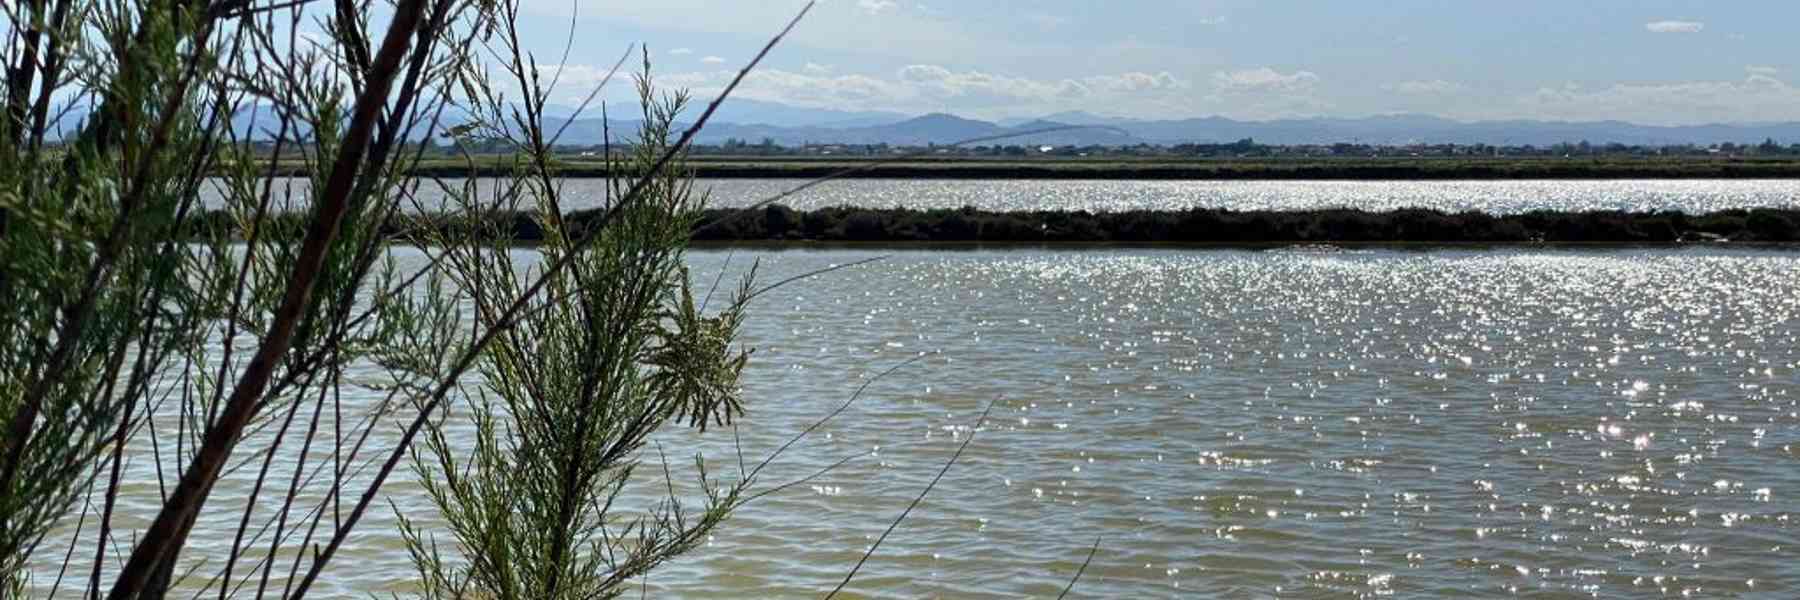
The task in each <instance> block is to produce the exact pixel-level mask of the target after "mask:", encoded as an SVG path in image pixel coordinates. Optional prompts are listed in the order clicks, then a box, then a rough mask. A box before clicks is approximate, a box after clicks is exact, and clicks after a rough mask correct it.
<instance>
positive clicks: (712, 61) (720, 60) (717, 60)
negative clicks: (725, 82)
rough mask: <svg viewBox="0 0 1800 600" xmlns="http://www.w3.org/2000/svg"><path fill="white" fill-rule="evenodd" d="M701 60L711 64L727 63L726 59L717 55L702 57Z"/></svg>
mask: <svg viewBox="0 0 1800 600" xmlns="http://www.w3.org/2000/svg"><path fill="white" fill-rule="evenodd" d="M700 62H703V63H706V64H709V65H722V64H725V59H723V58H720V57H717V56H706V57H702V58H701V59H700Z"/></svg>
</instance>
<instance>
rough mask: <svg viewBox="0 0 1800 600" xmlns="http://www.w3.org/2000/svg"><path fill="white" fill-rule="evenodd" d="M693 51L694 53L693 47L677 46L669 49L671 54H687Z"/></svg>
mask: <svg viewBox="0 0 1800 600" xmlns="http://www.w3.org/2000/svg"><path fill="white" fill-rule="evenodd" d="M693 53H694V49H693V48H676V49H674V50H670V51H669V56H687V55H689V54H693Z"/></svg>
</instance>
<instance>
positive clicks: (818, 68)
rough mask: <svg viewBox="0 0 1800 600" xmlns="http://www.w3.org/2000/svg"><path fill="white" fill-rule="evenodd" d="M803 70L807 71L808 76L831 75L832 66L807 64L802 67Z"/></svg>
mask: <svg viewBox="0 0 1800 600" xmlns="http://www.w3.org/2000/svg"><path fill="white" fill-rule="evenodd" d="M802 69H803V70H805V71H806V73H807V74H808V75H830V74H831V66H830V65H821V64H819V63H814V62H809V63H806V66H805V67H802Z"/></svg>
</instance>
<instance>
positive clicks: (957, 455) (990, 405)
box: [825, 396, 1000, 600]
mask: <svg viewBox="0 0 1800 600" xmlns="http://www.w3.org/2000/svg"><path fill="white" fill-rule="evenodd" d="M999 402H1000V397H999V396H995V397H994V399H993V400H989V401H988V405H987V409H985V410H982V411H981V416H980V417H979V418H976V419H975V425H974V426H973V427H971V428H969V437H966V438H963V443H962V445H959V446H957V447H956V453H954V454H951V455H950V460H949V462H946V463H944V468H942V469H938V473H937V476H936V477H932V478H931V483H928V484H925V489H924V490H921V491H920V492H919V495H918V496H916V497H914V498H913V500H912V503H910V504H907V505H906V510H903V511H900V516H899V517H896V518H894V522H892V523H889V524H888V528H887V531H883V532H881V537H878V538H875V543H874V544H872V545H870V546H869V550H868V551H867V552H863V555H862V558H861V559H858V560H857V561H856V566H855V567H851V568H850V572H849V573H845V574H844V580H843V581H840V582H838V585H837V587H836V588H833V589H832V590H831V593H829V594H826V595H825V598H826V600H830V599H831V598H833V597H836V596H837V595H838V592H841V591H844V586H847V585H850V580H851V579H854V578H855V577H856V573H857V572H858V571H861V570H862V567H863V564H864V563H867V562H869V557H871V556H874V555H875V551H876V550H877V549H879V548H881V543H882V542H884V541H887V538H888V535H889V534H892V533H894V529H895V528H898V527H900V522H901V521H905V520H906V515H909V514H912V511H913V509H914V508H916V507H918V506H919V503H920V502H923V501H924V500H925V495H926V494H930V493H931V488H934V487H937V484H938V481H939V480H942V479H943V478H944V474H945V473H948V472H950V467H952V466H954V465H955V464H956V461H957V460H958V459H960V458H962V453H963V450H967V449H968V448H969V443H970V442H973V441H975V432H977V431H981V424H982V422H984V421H987V418H988V414H989V413H992V412H994V405H995V404H998V403H999Z"/></svg>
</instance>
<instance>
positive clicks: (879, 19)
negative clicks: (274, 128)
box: [523, 0, 1800, 124]
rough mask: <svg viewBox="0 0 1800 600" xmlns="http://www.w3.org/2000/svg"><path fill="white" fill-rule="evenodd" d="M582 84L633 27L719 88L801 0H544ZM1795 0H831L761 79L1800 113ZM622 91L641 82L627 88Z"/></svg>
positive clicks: (1006, 102) (1013, 98)
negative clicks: (1795, 83) (568, 47)
mask: <svg viewBox="0 0 1800 600" xmlns="http://www.w3.org/2000/svg"><path fill="white" fill-rule="evenodd" d="M523 1H524V2H525V5H526V8H527V11H528V12H529V15H530V16H529V17H527V19H526V22H525V23H523V26H524V28H525V30H526V31H527V32H528V33H530V34H531V35H530V37H531V38H532V39H534V40H541V42H542V47H540V48H537V49H536V50H537V52H538V56H539V61H540V63H541V64H544V63H556V62H559V59H560V57H561V54H562V49H563V44H564V41H565V40H567V39H568V34H569V31H570V24H571V23H570V19H571V18H573V20H574V21H573V25H574V31H575V37H574V40H573V45H572V51H571V53H570V55H569V58H568V59H567V61H566V64H567V65H568V66H569V73H570V75H569V76H568V78H567V80H568V81H571V82H573V83H575V84H576V85H575V86H573V87H568V88H565V89H566V90H567V93H568V95H569V96H575V95H577V93H576V91H577V89H578V88H579V86H580V85H582V84H583V83H585V82H591V81H593V80H594V79H595V78H597V73H598V71H599V70H601V67H602V65H610V64H611V62H612V60H614V59H616V58H617V56H618V55H619V53H620V52H621V51H622V50H623V49H624V48H625V46H626V44H628V43H631V42H639V41H641V42H646V43H648V44H649V45H650V48H651V49H652V52H653V57H654V59H655V62H656V64H657V72H658V74H659V75H660V76H661V77H662V79H663V81H664V82H665V83H669V84H675V85H683V86H687V87H690V88H692V89H693V90H695V91H696V92H697V93H699V94H700V95H709V94H710V93H712V92H714V91H716V89H717V88H718V87H719V86H720V85H721V84H722V83H723V82H724V81H725V80H726V79H727V78H728V77H729V75H730V73H731V71H732V70H733V69H735V68H736V67H737V66H740V65H741V64H742V63H743V62H744V61H745V60H747V59H748V58H749V57H750V56H751V54H752V53H753V52H754V51H755V49H756V48H757V47H758V46H760V45H761V44H762V43H763V41H764V40H765V39H766V37H767V36H768V35H769V34H770V33H772V32H773V31H775V30H776V29H777V28H779V26H780V25H781V24H782V23H783V22H785V20H786V19H787V18H788V17H789V16H791V15H792V14H793V13H794V12H795V11H796V10H798V8H799V7H800V6H801V5H802V4H804V2H803V1H800V0H730V1H720V0H710V1H708V0H609V1H595V0H574V1H571V0H523ZM1795 23H1800V2H1795V1H1793V0H1779V1H1776V0H1748V1H1734V2H1716V1H1705V2H1702V1H1663V0H1632V1H1623V0H1557V1H1543V0H1509V1H1487V0H1483V1H1449V0H1445V1H1425V0H1381V1H1375V0H1366V1H1365V0H1358V1H1354V2H1352V1H1331V2H1325V1H1313V2H1302V1H1297V0H1296V1H1280V0H1266V1H1249V0H1187V1H1165V0H1117V1H1111V2H1099V1H1078V0H1014V1H999V0H991V1H990V0H954V1H952V0H923V1H918V2H915V1H911V0H825V1H824V2H822V3H820V5H819V6H818V7H817V8H816V9H815V10H814V12H813V14H812V15H810V16H809V17H808V18H807V19H806V20H805V21H804V22H802V23H801V25H800V27H799V30H798V32H797V33H796V34H795V35H794V36H793V38H792V39H791V40H790V41H789V42H788V43H786V44H784V45H783V46H781V47H780V48H779V49H778V50H777V51H776V53H775V55H774V56H773V58H772V59H771V60H770V61H769V62H768V63H767V67H766V68H765V69H763V70H762V71H760V72H759V73H758V74H757V75H756V76H755V77H754V78H753V80H752V81H751V82H750V84H749V85H748V86H747V87H746V88H745V89H744V90H743V92H742V93H743V94H744V95H745V96H746V97H752V98H757V99H761V100H771V101H778V102H784V103H788V104H795V105H802V106H816V107H831V108H839V109H858V110H892V111H899V112H905V113H924V112H935V111H944V112H954V113H957V114H963V115H968V116H975V117H983V118H1000V117H1026V116H1035V115H1041V114H1046V113H1050V112H1056V111H1062V110H1086V111H1090V112H1095V113H1100V114H1106V115H1119V116H1130V117H1142V118H1179V117H1190V116H1207V115H1223V116H1228V117H1235V118H1250V119H1266V118H1278V117H1299V116H1342V117H1356V116H1367V115H1376V114H1389V113H1428V114H1436V115H1442V116H1447V117H1452V118H1459V119H1470V120H1473V119H1484V120H1485V119H1512V118H1524V119H1546V120H1601V119H1618V120H1627V121H1634V122H1640V123H1654V124H1683V123H1710V122H1757V121H1778V120H1800V89H1796V88H1795V87H1793V86H1791V85H1790V84H1789V83H1788V81H1789V80H1790V79H1792V78H1795V77H1800V73H1796V68H1800V63H1797V62H1796V57H1797V56H1800V35H1796V34H1795V33H1794V29H1793V27H1794V26H1795ZM621 91H622V89H621Z"/></svg>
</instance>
